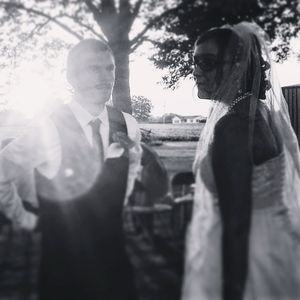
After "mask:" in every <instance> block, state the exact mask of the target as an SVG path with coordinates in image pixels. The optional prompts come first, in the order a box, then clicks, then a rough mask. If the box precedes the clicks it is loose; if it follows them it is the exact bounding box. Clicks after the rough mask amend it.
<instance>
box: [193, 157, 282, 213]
mask: <svg viewBox="0 0 300 300" xmlns="http://www.w3.org/2000/svg"><path fill="white" fill-rule="evenodd" d="M198 172H200V174H199V175H200V176H199V177H200V180H202V181H203V183H204V185H205V187H206V188H207V189H208V190H209V192H210V193H211V194H212V195H213V198H214V199H215V201H216V203H215V204H216V205H217V199H218V193H217V187H216V184H215V180H214V174H213V169H212V163H211V155H209V154H208V155H207V156H205V157H204V158H203V159H202V161H201V162H200V164H199V171H198ZM283 182H284V152H281V153H280V154H279V155H277V156H276V157H273V158H271V159H269V160H267V161H265V162H264V163H262V164H260V165H254V167H253V173H252V199H253V200H252V201H253V208H254V209H263V208H267V207H271V206H274V205H276V204H279V203H282V194H283V192H282V190H283V189H282V186H283Z"/></svg>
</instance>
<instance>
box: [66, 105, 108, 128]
mask: <svg viewBox="0 0 300 300" xmlns="http://www.w3.org/2000/svg"><path fill="white" fill-rule="evenodd" d="M69 107H70V109H71V111H72V112H73V114H74V116H75V118H76V119H77V121H78V122H79V124H80V126H81V127H82V128H85V127H86V126H87V125H89V123H90V121H92V120H95V119H96V118H98V119H100V121H101V124H102V125H106V124H107V123H108V114H107V108H106V106H104V109H103V111H102V112H101V113H100V114H99V116H97V117H95V116H93V115H91V114H90V113H89V112H88V111H86V110H85V109H84V108H83V107H82V106H81V105H80V104H79V103H78V102H77V101H72V102H70V103H69Z"/></svg>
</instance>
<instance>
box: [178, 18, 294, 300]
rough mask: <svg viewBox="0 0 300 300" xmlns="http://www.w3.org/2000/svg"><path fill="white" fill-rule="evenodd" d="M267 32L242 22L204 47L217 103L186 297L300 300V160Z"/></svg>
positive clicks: (206, 91)
mask: <svg viewBox="0 0 300 300" xmlns="http://www.w3.org/2000/svg"><path fill="white" fill-rule="evenodd" d="M268 47H269V42H268V37H267V36H266V34H265V32H263V30H262V29H261V28H260V27H259V26H257V25H256V24H252V23H248V22H242V23H239V24H236V25H233V26H229V25H228V26H223V27H219V28H214V29H211V30H209V31H207V32H205V33H204V34H203V35H202V36H200V37H199V38H198V40H197V41H196V43H195V48H194V67H195V68H194V77H195V81H196V85H197V88H198V97H199V98H202V99H213V100H214V101H213V103H212V108H211V112H210V115H209V117H208V120H207V123H206V125H205V128H204V129H203V131H202V133H201V136H200V140H199V144H198V149H197V154H196V159H195V164H194V171H195V176H196V188H195V201H194V209H193V217H192V221H191V223H190V226H189V230H188V235H187V241H186V258H185V275H184V283H183V288H182V299H184V300H208V299H209V300H211V299H213V300H221V299H222V300H241V299H243V300H245V299H247V300H254V299H255V300H273V299H280V300H296V299H300V208H299V207H300V179H299V178H300V175H299V174H300V159H299V157H300V156H299V146H298V142H297V138H296V136H295V134H294V132H293V129H292V127H291V124H290V120H289V114H288V109H287V105H286V102H285V99H284V98H283V96H282V93H281V88H280V86H279V84H278V81H277V80H276V78H275V74H274V66H273V64H272V61H271V58H270V53H269V49H268Z"/></svg>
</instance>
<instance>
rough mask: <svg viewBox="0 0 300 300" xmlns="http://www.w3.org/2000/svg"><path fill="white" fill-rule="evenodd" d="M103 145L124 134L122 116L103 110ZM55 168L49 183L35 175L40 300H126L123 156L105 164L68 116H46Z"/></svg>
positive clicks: (130, 295) (65, 112) (130, 291)
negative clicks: (55, 146)
mask: <svg viewBox="0 0 300 300" xmlns="http://www.w3.org/2000/svg"><path fill="white" fill-rule="evenodd" d="M108 116H109V142H110V144H111V143H112V142H113V134H114V133H115V132H119V131H121V132H123V133H126V134H127V127H126V123H125V120H124V116H123V114H122V113H121V112H119V111H117V110H115V109H113V108H110V107H108ZM52 119H53V121H54V124H55V125H56V127H57V129H58V133H59V137H60V142H61V153H62V160H61V164H60V169H59V171H58V173H57V175H56V176H55V177H54V178H53V179H51V180H49V179H47V178H46V177H44V176H42V175H41V174H39V173H38V172H37V173H36V188H37V194H38V200H39V206H40V228H41V232H42V258H41V268H40V299H42V300H44V299H49V300H50V299H51V300H52V299H53V300H54V299H55V300H60V299H61V300H68V299H72V300H93V299H99V300H100V299H105V300H109V299H111V300H119V299H120V300H121V299H122V300H123V299H128V300H133V299H135V296H134V294H135V292H134V284H133V277H132V271H131V267H130V264H129V261H128V259H127V255H126V253H125V245H124V236H123V226H122V212H123V202H124V197H125V193H126V186H127V176H128V165H129V159H128V152H127V151H124V153H123V155H122V156H120V157H117V158H107V159H106V160H105V162H104V164H103V165H102V166H101V165H100V160H99V157H98V156H97V154H96V153H95V151H94V150H93V148H92V147H91V146H90V145H89V143H88V141H87V139H86V137H85V135H84V132H83V131H82V128H81V127H80V125H79V123H78V121H77V120H76V119H75V117H74V115H73V114H72V112H71V110H70V109H69V108H68V107H64V108H62V109H61V110H59V111H57V112H56V113H55V114H53V116H52Z"/></svg>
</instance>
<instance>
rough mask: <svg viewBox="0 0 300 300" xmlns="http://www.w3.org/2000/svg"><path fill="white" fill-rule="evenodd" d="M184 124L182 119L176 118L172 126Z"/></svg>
mask: <svg viewBox="0 0 300 300" xmlns="http://www.w3.org/2000/svg"><path fill="white" fill-rule="evenodd" d="M181 123H182V119H181V118H179V117H178V116H175V117H174V118H173V119H172V124H181Z"/></svg>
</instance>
